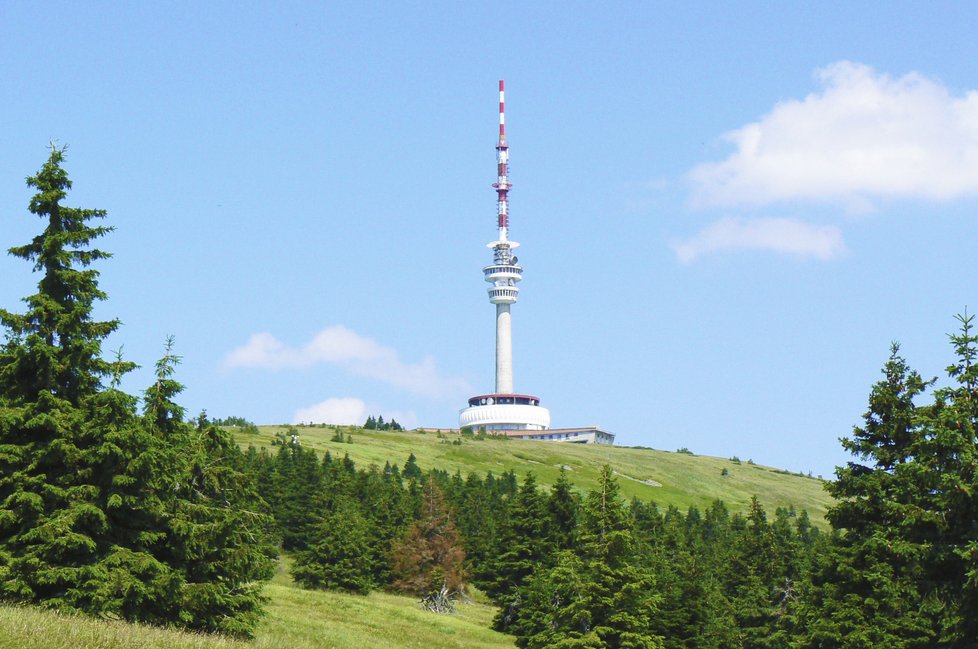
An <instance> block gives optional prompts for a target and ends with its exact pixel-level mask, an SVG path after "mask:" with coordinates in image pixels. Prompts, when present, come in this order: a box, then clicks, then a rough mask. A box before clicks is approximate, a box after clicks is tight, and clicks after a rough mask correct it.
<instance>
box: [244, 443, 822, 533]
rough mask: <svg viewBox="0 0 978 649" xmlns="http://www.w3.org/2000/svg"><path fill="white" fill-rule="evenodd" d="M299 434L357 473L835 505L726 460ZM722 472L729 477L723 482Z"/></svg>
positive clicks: (799, 482) (675, 498) (655, 496)
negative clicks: (508, 474) (413, 464)
mask: <svg viewBox="0 0 978 649" xmlns="http://www.w3.org/2000/svg"><path fill="white" fill-rule="evenodd" d="M231 430H233V431H235V434H236V436H237V439H238V441H239V443H241V444H242V446H245V447H247V446H248V445H254V446H257V447H261V446H265V447H270V446H271V442H272V440H273V438H274V435H275V434H276V433H282V432H286V431H287V430H288V427H285V426H261V427H259V429H258V433H257V434H255V433H244V432H242V431H241V430H239V429H235V428H231ZM297 430H298V432H299V436H300V441H301V443H302V444H303V445H305V446H307V447H310V448H314V449H316V451H317V452H318V453H322V452H323V451H325V450H327V449H328V450H329V451H330V452H331V453H332V454H333V455H336V456H339V457H342V456H343V455H344V454H347V453H348V454H349V455H350V458H351V459H352V460H353V461H354V462H356V464H357V466H358V467H366V466H369V465H370V464H376V465H378V466H383V465H384V463H385V462H390V463H391V464H398V465H401V466H403V465H404V462H405V461H406V460H407V458H408V456H409V455H410V454H411V453H414V455H415V457H417V459H418V464H419V465H420V466H421V468H422V469H429V468H439V469H446V470H447V471H449V472H452V473H453V472H455V471H456V470H460V471H461V472H462V474H463V475H467V474H468V473H470V472H473V471H475V472H477V473H485V472H487V471H492V472H493V473H495V474H496V475H499V474H500V473H503V472H505V471H509V470H510V469H513V470H514V471H516V474H517V475H518V476H519V477H520V479H522V477H523V476H524V475H526V473H527V472H529V471H532V472H533V473H534V474H535V475H536V477H537V481H538V482H539V483H540V484H542V485H544V486H547V485H550V484H552V483H553V482H554V481H555V480H556V479H557V474H558V472H559V470H560V467H561V466H564V467H566V469H567V471H568V474H569V476H570V479H571V480H572V481H573V482H574V484H575V486H576V487H577V488H578V489H580V490H582V491H586V490H588V489H591V488H592V487H593V486H595V485H596V484H597V479H598V474H599V471H600V469H601V467H602V466H603V465H605V464H609V465H611V467H612V468H613V469H614V470H615V471H616V472H617V473H618V474H619V482H620V484H621V487H622V492H623V493H624V495H625V496H626V497H627V498H631V497H632V496H638V497H639V498H642V499H651V500H653V501H655V502H656V503H658V504H659V505H660V506H664V505H676V506H678V507H680V508H681V509H686V508H687V507H689V506H690V505H696V506H698V507H700V508H704V507H706V506H707V505H709V504H710V503H711V502H713V501H714V500H716V499H717V498H720V499H721V500H723V501H724V502H726V503H727V506H728V507H730V508H731V509H732V510H734V511H744V510H746V508H747V504H748V503H749V501H750V498H751V496H754V495H757V497H758V498H759V499H760V500H761V502H762V504H763V505H764V507H765V508H766V509H768V511H769V512H773V510H774V508H775V507H779V506H788V505H793V506H794V507H795V508H796V509H799V510H801V509H805V510H807V511H808V513H809V514H810V515H811V517H812V519H813V520H814V521H816V522H818V523H819V524H822V523H823V522H824V516H825V512H826V510H827V508H828V506H829V505H830V504H831V502H832V499H831V498H830V497H829V496H828V494H826V493H825V490H824V489H823V482H822V481H821V480H817V479H814V478H809V477H805V476H800V475H797V474H791V473H787V472H785V471H781V470H778V469H774V468H771V467H766V466H760V465H755V464H749V463H748V462H747V461H746V459H745V461H743V462H741V463H737V462H734V461H732V460H730V459H728V458H717V457H706V456H697V455H689V454H685V453H671V452H667V451H656V450H652V449H640V448H622V447H616V446H591V445H584V444H567V443H558V442H531V441H526V440H516V439H497V438H488V439H484V440H478V439H473V438H463V437H461V436H459V435H458V434H457V433H444V434H439V433H433V432H428V433H422V432H415V431H404V432H387V431H369V430H363V429H360V428H342V429H341V430H342V432H343V434H344V435H346V434H349V435H352V437H353V443H352V444H347V443H340V442H333V441H330V439H331V438H332V437H333V436H334V434H335V432H336V429H334V428H333V427H316V426H300V427H298V428H297ZM724 469H726V470H727V475H723V470H724Z"/></svg>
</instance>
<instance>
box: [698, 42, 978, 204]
mask: <svg viewBox="0 0 978 649" xmlns="http://www.w3.org/2000/svg"><path fill="white" fill-rule="evenodd" d="M817 78H818V80H819V82H820V83H821V86H822V87H821V89H820V90H819V91H817V92H814V93H812V94H810V95H808V96H807V97H805V98H804V99H802V100H794V99H793V100H787V101H783V102H780V103H778V104H777V105H775V106H774V108H773V109H772V110H771V112H769V113H768V114H767V115H765V116H764V117H762V118H761V119H760V120H759V121H757V122H753V123H751V124H747V125H746V126H743V127H741V128H739V129H737V130H735V131H732V132H730V133H727V134H726V136H725V139H727V140H729V141H730V142H732V143H733V144H734V146H735V147H736V150H735V151H734V152H733V153H732V154H731V155H730V156H729V157H728V158H727V159H726V160H723V161H722V162H715V163H706V164H701V165H699V166H697V167H695V168H694V169H692V170H691V171H690V172H689V175H688V178H689V180H690V181H691V183H692V185H693V188H694V202H696V203H699V204H705V205H766V204H770V203H774V202H778V201H785V200H791V199H807V200H816V201H833V202H843V203H845V204H848V205H850V206H851V207H853V209H856V210H860V211H864V210H865V209H866V207H867V201H869V200H870V199H873V198H882V197H918V198H926V199H933V200H948V199H953V198H957V197H961V196H966V195H974V194H978V91H969V92H967V93H966V94H964V95H961V96H953V95H952V94H951V92H950V91H949V90H948V89H947V88H946V87H945V86H943V85H942V84H941V83H939V82H937V81H934V80H931V79H928V78H926V77H924V76H921V75H919V74H917V73H910V74H906V75H904V76H903V77H900V78H897V79H894V78H891V77H889V76H887V75H885V74H881V73H877V72H876V71H875V70H873V69H872V68H870V67H868V66H866V65H861V64H858V63H852V62H849V61H841V62H838V63H835V64H833V65H830V66H829V67H827V68H824V69H822V70H819V71H818V72H817Z"/></svg>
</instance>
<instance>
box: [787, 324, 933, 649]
mask: <svg viewBox="0 0 978 649" xmlns="http://www.w3.org/2000/svg"><path fill="white" fill-rule="evenodd" d="M883 375H884V378H883V379H882V380H881V381H879V382H877V383H876V384H875V385H874V386H873V388H872V391H871V393H870V396H869V410H868V411H867V412H866V414H865V415H864V425H863V426H862V427H856V428H855V429H854V430H853V434H852V436H851V437H850V438H845V439H843V440H842V445H843V447H844V448H845V449H846V450H847V451H849V452H850V453H852V454H853V456H855V457H854V460H853V461H850V462H849V463H848V464H847V466H845V467H839V468H838V469H837V470H836V480H835V481H834V482H830V483H828V484H827V486H826V488H827V489H828V491H829V493H831V494H832V495H833V496H834V497H835V498H836V500H837V502H836V504H835V505H833V506H832V507H831V508H830V510H829V512H828V519H829V521H830V522H831V523H832V526H833V527H834V528H835V529H836V530H838V532H839V535H838V536H837V537H836V541H835V543H834V544H833V547H832V548H831V549H830V551H829V552H828V553H827V554H826V555H825V556H823V557H821V558H820V559H819V561H818V565H817V566H816V568H815V569H814V573H813V575H812V583H811V586H810V587H808V588H807V592H806V594H805V597H804V601H803V603H802V604H801V606H800V607H799V609H798V611H797V612H796V615H795V624H796V627H797V628H798V629H800V634H799V635H800V637H799V638H798V640H797V646H799V647H813V648H814V647H840V648H843V647H844V648H857V647H883V646H885V647H894V648H896V649H909V648H921V649H923V648H924V647H931V646H935V645H936V644H938V642H937V638H938V636H939V633H940V630H939V626H940V624H939V622H938V619H939V617H940V615H941V610H940V609H942V608H943V605H942V604H941V603H940V602H939V601H938V600H936V599H930V598H927V597H926V594H927V593H926V591H927V589H928V582H929V581H930V580H929V578H928V575H927V564H928V554H929V553H930V550H929V547H930V546H931V544H932V542H933V540H934V536H933V535H934V534H935V533H936V525H935V523H934V521H933V519H932V518H931V515H930V514H929V513H928V511H927V507H925V506H924V503H923V502H922V500H921V499H922V498H923V497H924V495H925V494H926V493H927V492H928V491H929V490H930V488H931V485H933V484H934V480H935V479H937V477H936V476H934V475H930V470H929V469H928V467H927V466H926V465H925V464H922V463H921V458H918V457H917V455H918V452H919V451H921V450H922V448H921V440H923V439H925V438H926V437H927V436H928V432H927V430H926V428H925V426H924V418H923V417H922V416H921V413H920V412H919V410H920V408H918V405H917V404H916V400H917V399H918V398H919V397H920V396H921V395H922V394H923V393H924V392H925V390H926V389H927V387H928V386H929V384H930V382H928V381H925V380H923V379H922V378H921V376H920V375H919V374H918V373H917V372H915V371H913V370H912V369H910V367H909V366H908V365H907V363H906V361H905V360H904V359H903V358H902V357H901V356H900V354H899V346H898V345H897V344H896V343H894V344H892V345H891V348H890V357H889V359H888V360H887V362H886V365H885V366H884V368H883ZM927 537H930V538H929V539H928V538H927Z"/></svg>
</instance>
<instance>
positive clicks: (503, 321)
mask: <svg viewBox="0 0 978 649" xmlns="http://www.w3.org/2000/svg"><path fill="white" fill-rule="evenodd" d="M496 172H497V178H496V182H494V183H493V184H492V186H493V188H494V189H495V190H496V226H497V228H498V236H497V239H496V240H495V241H491V242H489V243H488V244H486V245H487V246H488V247H489V248H490V249H491V250H492V263H491V264H489V265H488V266H486V267H485V268H483V269H482V273H483V276H484V278H485V280H486V281H487V282H489V288H488V293H489V302H490V303H492V304H494V305H495V306H496V391H495V392H494V393H492V394H484V395H479V396H476V397H472V398H471V399H469V406H468V407H467V408H463V409H462V410H461V411H459V427H461V428H485V429H486V430H489V431H494V430H495V431H500V430H546V429H547V428H549V427H550V411H549V410H547V409H546V408H544V407H542V406H541V405H540V399H539V398H537V397H534V396H530V395H525V394H515V393H514V392H513V324H512V316H511V313H510V307H511V306H512V305H513V304H515V303H516V299H517V297H518V296H519V293H520V289H519V287H517V286H516V283H517V282H519V281H520V280H521V279H523V267H522V266H520V265H519V259H517V257H516V255H514V254H513V251H514V250H515V249H516V248H518V247H519V245H520V244H519V243H517V242H515V241H510V239H509V190H510V188H512V186H513V185H512V184H511V183H510V182H509V145H508V144H507V142H506V111H505V96H504V85H503V82H502V81H500V82H499V141H498V142H497V144H496Z"/></svg>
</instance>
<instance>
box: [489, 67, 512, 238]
mask: <svg viewBox="0 0 978 649" xmlns="http://www.w3.org/2000/svg"><path fill="white" fill-rule="evenodd" d="M496 166H497V168H498V169H497V174H498V176H499V177H498V179H497V180H496V182H494V183H493V184H492V186H493V187H495V188H496V211H497V214H498V222H499V240H500V241H506V238H507V235H508V234H509V232H508V230H509V189H510V187H512V185H511V184H510V182H509V145H508V144H506V92H505V82H504V81H503V80H502V79H500V80H499V142H497V143H496Z"/></svg>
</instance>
